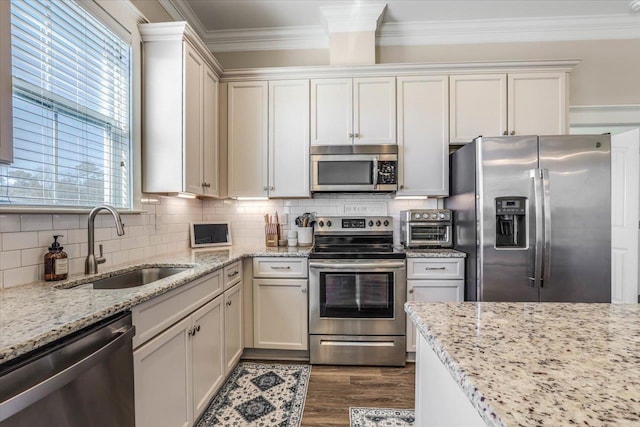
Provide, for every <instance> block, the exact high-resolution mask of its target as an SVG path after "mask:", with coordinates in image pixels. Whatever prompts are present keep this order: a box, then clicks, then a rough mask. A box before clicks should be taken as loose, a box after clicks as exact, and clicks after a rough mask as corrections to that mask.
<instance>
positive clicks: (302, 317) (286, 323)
mask: <svg viewBox="0 0 640 427" xmlns="http://www.w3.org/2000/svg"><path fill="white" fill-rule="evenodd" d="M307 275H308V273H307V259H306V258H278V257H256V258H254V259H253V277H254V279H253V346H254V347H255V348H262V349H273V350H307V349H308V348H309V345H308V335H307V332H308V311H309V309H308V304H309V303H308V297H307V284H308V280H307Z"/></svg>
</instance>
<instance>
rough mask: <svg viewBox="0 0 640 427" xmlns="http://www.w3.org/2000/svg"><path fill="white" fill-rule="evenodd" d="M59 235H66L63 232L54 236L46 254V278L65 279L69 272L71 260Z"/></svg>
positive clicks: (47, 279)
mask: <svg viewBox="0 0 640 427" xmlns="http://www.w3.org/2000/svg"><path fill="white" fill-rule="evenodd" d="M58 237H64V236H63V235H62V234H59V235H57V236H53V243H52V244H51V246H50V247H49V252H47V253H46V254H45V255H44V280H46V281H51V280H64V279H66V278H67V275H68V273H69V262H68V259H67V253H66V252H64V251H63V250H62V249H63V248H62V246H60V243H58Z"/></svg>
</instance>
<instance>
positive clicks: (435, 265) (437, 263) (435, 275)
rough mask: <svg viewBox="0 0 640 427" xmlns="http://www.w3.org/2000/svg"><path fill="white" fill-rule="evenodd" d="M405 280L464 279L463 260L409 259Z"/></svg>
mask: <svg viewBox="0 0 640 427" xmlns="http://www.w3.org/2000/svg"><path fill="white" fill-rule="evenodd" d="M407 279H464V258H419V259H411V258H409V259H407Z"/></svg>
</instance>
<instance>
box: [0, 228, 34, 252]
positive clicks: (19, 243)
mask: <svg viewBox="0 0 640 427" xmlns="http://www.w3.org/2000/svg"><path fill="white" fill-rule="evenodd" d="M36 247H38V233H37V232H35V231H29V232H20V233H2V250H3V251H12V250H15V249H28V248H36Z"/></svg>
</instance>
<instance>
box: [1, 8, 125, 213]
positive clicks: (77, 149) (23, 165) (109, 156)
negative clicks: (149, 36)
mask: <svg viewBox="0 0 640 427" xmlns="http://www.w3.org/2000/svg"><path fill="white" fill-rule="evenodd" d="M11 49H12V74H13V134H14V162H13V163H12V164H11V165H9V166H0V206H1V205H3V204H4V205H43V206H60V207H65V206H66V207H89V206H95V205H96V204H103V203H107V204H110V205H113V206H115V207H119V208H129V207H130V206H131V201H130V199H131V188H130V187H131V183H130V158H131V147H130V132H129V128H130V75H131V72H130V69H131V67H130V62H131V47H130V45H129V44H128V43H127V42H126V41H124V40H122V39H121V38H120V37H119V36H118V35H117V34H115V33H114V32H113V31H112V30H111V29H109V28H108V27H106V26H105V25H104V24H102V23H101V22H100V21H98V20H97V19H95V18H94V17H93V16H91V15H90V14H89V13H88V12H87V11H85V10H84V9H83V8H81V7H80V6H78V5H77V4H76V3H75V2H73V1H71V0H55V1H52V0H37V1H36V0H29V1H24V0H11Z"/></svg>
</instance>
